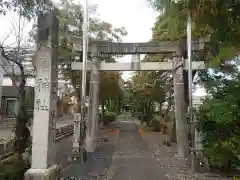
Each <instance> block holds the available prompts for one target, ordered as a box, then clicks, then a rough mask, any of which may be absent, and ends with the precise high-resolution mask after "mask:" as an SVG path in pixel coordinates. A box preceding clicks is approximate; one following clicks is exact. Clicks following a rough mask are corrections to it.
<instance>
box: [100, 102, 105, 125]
mask: <svg viewBox="0 0 240 180" xmlns="http://www.w3.org/2000/svg"><path fill="white" fill-rule="evenodd" d="M104 105H105V103H104V101H101V109H102V112H101V113H102V114H101V116H102V117H101V118H100V119H101V122H100V124H103V118H104V113H105V109H104Z"/></svg>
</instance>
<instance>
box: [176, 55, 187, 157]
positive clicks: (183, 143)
mask: <svg viewBox="0 0 240 180" xmlns="http://www.w3.org/2000/svg"><path fill="white" fill-rule="evenodd" d="M183 67H184V59H183V57H182V54H180V53H176V56H175V57H174V58H173V86H174V107H175V108H174V109H175V122H176V137H177V154H176V156H177V157H178V158H187V155H188V129H187V119H186V103H185V98H184V97H185V93H184V79H183Z"/></svg>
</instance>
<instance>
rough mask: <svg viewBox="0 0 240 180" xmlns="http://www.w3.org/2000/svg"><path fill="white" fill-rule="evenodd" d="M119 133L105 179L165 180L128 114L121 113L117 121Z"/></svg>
mask: <svg viewBox="0 0 240 180" xmlns="http://www.w3.org/2000/svg"><path fill="white" fill-rule="evenodd" d="M119 128H120V135H119V139H118V140H117V142H116V145H115V152H114V156H113V162H112V165H111V167H110V168H109V169H108V171H107V177H106V179H112V180H123V179H124V180H150V179H151V180H165V179H167V178H164V175H163V171H161V169H160V168H159V165H158V163H157V161H156V160H155V159H153V156H152V152H151V151H150V150H149V148H148V146H147V144H146V143H145V142H144V141H143V139H142V137H141V136H140V134H139V131H138V128H137V127H136V125H135V124H134V122H133V119H132V118H130V117H129V116H126V115H122V116H121V121H120V123H119Z"/></svg>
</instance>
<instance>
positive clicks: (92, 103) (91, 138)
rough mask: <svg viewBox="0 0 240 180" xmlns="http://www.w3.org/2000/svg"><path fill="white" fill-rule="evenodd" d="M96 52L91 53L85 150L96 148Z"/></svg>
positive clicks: (97, 76)
mask: <svg viewBox="0 0 240 180" xmlns="http://www.w3.org/2000/svg"><path fill="white" fill-rule="evenodd" d="M97 55H98V54H97V49H96V52H93V54H92V72H91V85H90V99H89V112H88V124H87V134H86V151H87V152H94V150H95V148H96V140H97V132H98V104H99V81H100V70H99V69H100V67H99V59H98V57H97Z"/></svg>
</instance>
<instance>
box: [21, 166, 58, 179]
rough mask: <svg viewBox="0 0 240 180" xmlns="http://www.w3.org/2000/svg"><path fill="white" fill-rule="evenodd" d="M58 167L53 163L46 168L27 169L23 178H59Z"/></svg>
mask: <svg viewBox="0 0 240 180" xmlns="http://www.w3.org/2000/svg"><path fill="white" fill-rule="evenodd" d="M59 176H60V167H59V166H57V165H53V166H51V167H49V168H48V169H29V170H28V171H27V172H26V173H25V175H24V180H59V178H60V177H59Z"/></svg>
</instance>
